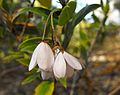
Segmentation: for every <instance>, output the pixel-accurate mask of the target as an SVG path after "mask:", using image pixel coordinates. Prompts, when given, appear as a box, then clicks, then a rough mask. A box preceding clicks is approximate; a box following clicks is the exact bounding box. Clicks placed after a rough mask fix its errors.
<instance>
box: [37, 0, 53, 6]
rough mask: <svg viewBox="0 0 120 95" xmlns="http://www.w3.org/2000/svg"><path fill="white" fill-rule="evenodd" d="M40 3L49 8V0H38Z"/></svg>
mask: <svg viewBox="0 0 120 95" xmlns="http://www.w3.org/2000/svg"><path fill="white" fill-rule="evenodd" d="M38 1H39V2H40V4H41V5H42V6H43V7H45V8H51V2H52V1H51V0H38Z"/></svg>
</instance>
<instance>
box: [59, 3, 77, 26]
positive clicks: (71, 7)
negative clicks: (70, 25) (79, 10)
mask: <svg viewBox="0 0 120 95" xmlns="http://www.w3.org/2000/svg"><path fill="white" fill-rule="evenodd" d="M75 8H76V2H75V1H70V2H69V3H67V5H66V6H65V7H64V8H63V9H62V12H61V14H60V16H59V20H58V24H59V25H61V26H62V25H65V24H66V23H67V22H68V21H69V20H70V19H71V17H72V16H73V13H74V11H75Z"/></svg>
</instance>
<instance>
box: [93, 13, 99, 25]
mask: <svg viewBox="0 0 120 95" xmlns="http://www.w3.org/2000/svg"><path fill="white" fill-rule="evenodd" d="M92 17H93V20H94V22H95V24H96V23H100V20H99V18H98V17H97V16H96V15H95V14H94V12H93V14H92Z"/></svg>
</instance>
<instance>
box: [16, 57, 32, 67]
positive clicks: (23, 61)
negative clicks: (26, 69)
mask: <svg viewBox="0 0 120 95" xmlns="http://www.w3.org/2000/svg"><path fill="white" fill-rule="evenodd" d="M16 61H18V62H19V63H21V64H22V65H24V66H29V62H30V58H19V59H16Z"/></svg>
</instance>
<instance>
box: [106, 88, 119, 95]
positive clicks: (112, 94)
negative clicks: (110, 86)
mask: <svg viewBox="0 0 120 95" xmlns="http://www.w3.org/2000/svg"><path fill="white" fill-rule="evenodd" d="M118 91H119V92H120V86H119V87H117V88H116V89H114V90H113V91H112V92H110V93H109V94H108V95H115V94H116V93H117V92H118ZM116 95H117V94H116Z"/></svg>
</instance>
